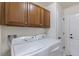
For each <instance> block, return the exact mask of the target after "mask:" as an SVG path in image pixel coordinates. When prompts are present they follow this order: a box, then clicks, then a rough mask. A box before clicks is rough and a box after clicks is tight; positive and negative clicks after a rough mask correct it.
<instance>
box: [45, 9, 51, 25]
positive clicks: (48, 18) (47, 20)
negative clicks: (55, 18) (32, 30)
mask: <svg viewBox="0 0 79 59" xmlns="http://www.w3.org/2000/svg"><path fill="white" fill-rule="evenodd" d="M44 26H45V27H50V12H49V11H48V10H44Z"/></svg>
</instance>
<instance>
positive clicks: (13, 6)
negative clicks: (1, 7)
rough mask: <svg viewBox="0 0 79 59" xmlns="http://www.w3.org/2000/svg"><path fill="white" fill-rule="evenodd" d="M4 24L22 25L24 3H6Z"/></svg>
mask: <svg viewBox="0 0 79 59" xmlns="http://www.w3.org/2000/svg"><path fill="white" fill-rule="evenodd" d="M5 7H6V8H5V12H6V13H5V14H6V15H5V16H6V24H9V25H20V26H21V25H24V11H25V3H22V2H20V3H17V2H13V3H11V2H10V3H6V4H5Z"/></svg>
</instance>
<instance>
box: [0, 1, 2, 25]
mask: <svg viewBox="0 0 79 59" xmlns="http://www.w3.org/2000/svg"><path fill="white" fill-rule="evenodd" d="M1 4H2V3H1V2H0V24H1V6H2V5H1Z"/></svg>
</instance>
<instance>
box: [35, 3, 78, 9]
mask: <svg viewBox="0 0 79 59" xmlns="http://www.w3.org/2000/svg"><path fill="white" fill-rule="evenodd" d="M36 3H38V4H40V5H43V6H48V5H50V4H52V3H54V2H36ZM58 3H59V4H60V5H61V6H62V8H64V9H66V8H68V7H71V6H74V5H77V4H79V2H58Z"/></svg>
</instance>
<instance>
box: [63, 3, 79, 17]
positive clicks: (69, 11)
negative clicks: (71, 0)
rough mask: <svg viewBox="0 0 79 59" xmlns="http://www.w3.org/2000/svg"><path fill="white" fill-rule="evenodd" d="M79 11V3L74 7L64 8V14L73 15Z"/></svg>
mask: <svg viewBox="0 0 79 59" xmlns="http://www.w3.org/2000/svg"><path fill="white" fill-rule="evenodd" d="M76 13H79V4H78V5H74V6H72V7H69V8H66V9H65V10H64V15H65V16H66V15H72V14H76Z"/></svg>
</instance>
